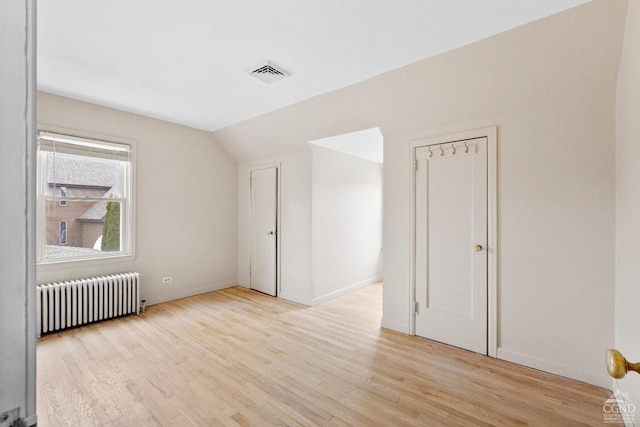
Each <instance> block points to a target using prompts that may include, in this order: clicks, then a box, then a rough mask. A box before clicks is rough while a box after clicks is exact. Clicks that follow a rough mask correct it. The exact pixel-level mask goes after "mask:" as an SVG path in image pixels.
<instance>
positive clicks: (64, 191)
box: [60, 187, 67, 206]
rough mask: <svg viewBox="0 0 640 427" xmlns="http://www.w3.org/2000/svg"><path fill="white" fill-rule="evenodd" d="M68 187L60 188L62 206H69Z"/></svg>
mask: <svg viewBox="0 0 640 427" xmlns="http://www.w3.org/2000/svg"><path fill="white" fill-rule="evenodd" d="M66 197H67V187H60V206H67V199H66Z"/></svg>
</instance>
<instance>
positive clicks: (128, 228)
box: [36, 130, 135, 266]
mask: <svg viewBox="0 0 640 427" xmlns="http://www.w3.org/2000/svg"><path fill="white" fill-rule="evenodd" d="M41 138H42V139H47V140H48V141H51V140H55V141H57V143H58V142H59V143H61V145H62V144H65V143H66V144H78V145H82V146H86V147H88V151H87V152H88V153H89V154H87V157H100V156H92V155H91V154H90V153H91V149H92V147H93V148H95V147H98V149H99V147H105V148H113V149H115V150H128V152H129V159H128V161H123V162H122V168H121V173H122V175H121V178H120V179H121V183H122V193H123V194H122V197H116V198H109V200H108V201H113V202H120V206H121V219H120V233H121V235H120V251H117V252H116V251H114V252H105V253H103V254H91V255H84V256H68V257H61V258H50V257H47V256H46V253H47V252H46V245H47V239H46V230H47V218H46V204H47V201H53V202H54V204H55V202H56V201H58V202H62V201H65V202H66V201H74V200H79V201H91V200H95V201H100V200H104V199H101V198H100V197H87V196H81V197H75V196H67V197H61V196H60V195H57V194H56V193H55V192H54V193H53V195H47V194H46V189H47V167H46V164H47V152H50V151H44V150H40V149H39V150H38V153H37V180H36V181H37V182H36V186H37V200H36V201H37V203H36V205H37V206H36V261H37V264H38V265H43V266H44V265H47V264H59V263H69V262H87V261H99V260H110V259H114V258H117V259H118V260H120V259H122V258H131V259H133V258H134V256H135V237H134V236H135V198H134V191H133V189H134V187H135V144H134V142H133V141H125V140H120V141H113V140H111V141H105V140H104V139H102V138H99V137H98V138H96V137H87V136H81V135H70V134H69V133H68V132H66V131H59V130H56V131H46V130H40V131H39V132H38V141H40V139H41ZM110 139H112V138H110ZM68 239H69V236H68V226H67V242H68ZM67 245H68V244H67Z"/></svg>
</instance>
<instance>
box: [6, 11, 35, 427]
mask: <svg viewBox="0 0 640 427" xmlns="http://www.w3.org/2000/svg"><path fill="white" fill-rule="evenodd" d="M34 20H35V9H34V2H33V1H28V0H26V1H3V2H0V58H1V60H0V94H2V95H0V183H1V185H0V200H1V202H0V236H2V239H3V244H2V245H1V246H0V289H1V291H2V297H1V298H0V337H1V338H2V342H1V343H0V414H2V413H4V412H5V411H9V410H12V409H15V408H19V410H20V412H19V416H20V417H21V418H28V420H27V422H28V425H33V424H34V423H35V410H36V407H35V392H36V383H35V368H36V364H35V337H36V334H35V323H34V321H33V319H34V318H35V298H34V295H35V259H34V253H35V252H34V246H33V242H34V227H33V226H34V224H35V216H34V215H35V211H34V210H33V200H34V197H35V194H34V192H33V185H34V183H35V169H34V167H33V166H34V154H35V153H34V150H33V147H34V144H33V142H34V141H33V137H34V132H33V129H34V118H35V114H34V113H35V111H34V104H35V102H34V101H35V93H34V91H35V49H34V45H35V21H34Z"/></svg>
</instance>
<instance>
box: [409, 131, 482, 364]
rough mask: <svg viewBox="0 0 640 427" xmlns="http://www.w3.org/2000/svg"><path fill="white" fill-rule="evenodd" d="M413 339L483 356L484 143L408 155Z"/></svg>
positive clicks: (443, 146) (433, 148) (461, 143)
mask: <svg viewBox="0 0 640 427" xmlns="http://www.w3.org/2000/svg"><path fill="white" fill-rule="evenodd" d="M415 173H416V177H415V178H416V180H415V182H416V185H415V208H416V212H415V218H416V224H415V232H416V236H415V242H416V247H415V254H416V266H415V279H416V289H415V291H416V293H415V295H416V311H415V333H416V335H419V336H422V337H425V338H429V339H433V340H436V341H440V342H443V343H447V344H451V345H454V346H457V347H461V348H465V349H467V350H471V351H475V352H478V353H482V354H486V353H487V248H486V246H487V139H486V138H478V139H473V140H469V141H458V142H454V143H447V144H440V145H435V146H426V147H419V148H416V172H415Z"/></svg>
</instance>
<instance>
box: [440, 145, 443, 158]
mask: <svg viewBox="0 0 640 427" xmlns="http://www.w3.org/2000/svg"><path fill="white" fill-rule="evenodd" d="M440 156H444V148H442V145H441V146H440Z"/></svg>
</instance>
